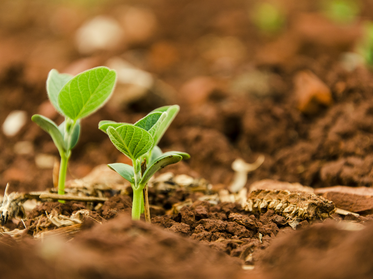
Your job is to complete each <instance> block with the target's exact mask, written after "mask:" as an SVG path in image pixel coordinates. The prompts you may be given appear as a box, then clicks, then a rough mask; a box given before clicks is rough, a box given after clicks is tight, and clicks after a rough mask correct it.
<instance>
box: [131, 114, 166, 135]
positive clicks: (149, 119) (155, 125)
mask: <svg viewBox="0 0 373 279" xmlns="http://www.w3.org/2000/svg"><path fill="white" fill-rule="evenodd" d="M166 118H167V112H163V113H162V112H153V113H149V114H148V115H147V116H145V117H144V118H142V119H140V120H139V121H137V122H136V123H135V124H134V125H135V126H137V127H140V128H143V129H144V130H146V131H148V132H149V134H151V135H152V137H153V139H154V137H155V135H156V134H157V131H158V130H159V128H160V127H161V125H162V123H163V121H164V120H165V119H166Z"/></svg>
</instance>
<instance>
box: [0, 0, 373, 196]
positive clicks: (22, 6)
mask: <svg viewBox="0 0 373 279" xmlns="http://www.w3.org/2000/svg"><path fill="white" fill-rule="evenodd" d="M371 20H373V1H370V0H365V1H363V0H361V1H352V0H351V1H348V0H319V1H315V0H307V1H306V0H303V1H297V0H268V1H265V0H261V1H259V0H258V1H256V0H219V1H216V0H178V1H174V0H157V1H149V0H138V1H129V0H128V1H126V0H121V1H119V0H101V1H100V0H65V1H62V0H52V1H46V0H33V1H29V0H1V1H0V123H1V125H2V129H1V132H0V189H3V188H4V187H5V184H6V183H7V182H10V184H11V190H13V191H25V190H27V191H31V190H42V189H45V188H46V187H53V182H52V169H53V166H54V164H55V161H56V160H57V161H58V152H57V149H56V148H55V147H54V145H53V142H52V140H51V139H50V138H49V136H48V135H47V134H46V133H45V132H43V131H42V130H40V128H39V127H37V125H36V124H34V123H32V122H31V120H30V118H31V116H32V115H33V114H35V113H39V114H42V115H45V116H47V117H49V118H51V119H53V120H55V121H56V122H57V123H58V124H59V123H60V122H62V118H61V117H60V116H59V115H58V114H57V112H56V111H55V110H54V109H53V107H52V106H51V104H50V103H49V101H48V100H47V94H46V90H45V82H46V78H47V75H48V72H49V71H50V70H51V69H57V70H58V71H59V72H63V73H70V74H77V73H79V72H82V71H84V70H86V69H89V68H92V67H95V66H99V65H105V66H108V67H110V68H113V69H115V70H117V73H118V83H117V86H116V91H115V93H114V95H113V97H112V99H111V100H110V101H109V103H108V104H107V105H106V106H105V107H104V108H102V109H101V110H100V111H99V112H97V113H96V114H94V115H93V116H91V117H89V118H87V119H85V120H84V121H83V123H82V134H81V139H80V142H79V144H78V146H77V147H76V148H75V149H74V150H73V156H72V159H71V164H70V167H69V177H70V178H80V177H83V176H84V175H86V174H88V173H89V172H90V171H91V170H92V168H93V167H95V166H97V165H99V164H107V163H112V162H128V161H127V159H126V158H125V157H124V155H121V154H120V153H119V152H118V151H117V150H115V148H114V147H113V146H112V145H111V143H110V141H109V140H108V138H107V137H106V135H104V134H103V133H101V132H100V131H99V130H98V129H97V124H98V122H99V121H100V120H103V119H110V120H115V121H122V122H134V121H136V120H137V119H139V118H140V117H142V116H143V115H145V114H146V113H148V112H149V111H150V110H152V109H154V108H156V107H159V106H162V105H169V104H180V106H181V112H180V113H179V116H178V117H177V118H176V120H175V122H174V124H173V125H172V127H171V128H170V131H169V132H168V133H167V134H166V135H165V137H164V139H163V140H162V142H161V144H160V145H161V146H160V147H161V148H163V149H165V150H169V149H177V150H183V151H187V152H189V153H190V154H191V155H192V159H191V160H190V161H188V162H185V163H183V164H180V165H179V166H175V167H173V168H170V169H169V170H172V171H175V172H179V173H188V174H189V175H192V176H197V177H199V176H202V177H205V178H206V179H208V180H209V181H211V182H212V183H214V184H224V185H226V184H227V183H229V182H230V181H231V178H232V175H233V171H232V169H231V164H232V162H233V161H234V160H235V159H236V158H239V157H240V158H243V159H244V160H245V161H247V162H253V161H255V160H256V158H257V157H258V156H259V155H261V154H264V155H265V157H266V160H265V162H264V164H263V166H262V167H261V168H260V169H258V171H256V172H255V174H251V175H249V180H248V183H249V182H250V181H255V180H257V179H263V178H276V179H282V180H287V181H290V182H301V183H304V184H308V185H310V184H312V185H316V186H328V185H332V184H338V183H343V184H346V183H350V184H352V185H367V184H369V183H371V180H372V177H373V175H372V174H371V173H370V169H372V168H370V169H369V170H367V171H366V172H365V173H363V174H361V175H360V176H358V177H354V176H353V175H350V176H348V175H347V176H338V175H337V176H336V177H333V178H330V177H331V176H330V175H329V172H328V170H329V169H330V166H329V165H327V166H326V168H325V164H324V163H325V162H329V163H331V164H332V163H335V162H338V159H340V157H341V156H342V157H343V156H345V155H346V154H347V155H349V156H350V155H353V156H357V157H359V158H360V159H361V160H363V163H361V162H360V164H363V165H364V164H365V165H364V167H365V168H369V167H371V165H372V163H371V162H373V161H372V160H370V161H369V160H368V161H367V162H365V161H366V160H365V159H366V157H365V155H364V154H366V153H365V152H367V151H369V150H371V141H372V136H371V135H370V131H367V133H366V134H364V133H363V132H364V131H365V130H364V129H368V130H369V129H370V128H364V129H363V130H362V135H361V137H359V141H358V143H356V144H355V143H354V144H355V145H354V146H353V147H351V146H350V147H346V146H345V147H341V146H340V142H339V141H341V139H337V140H336V139H335V138H329V137H328V135H329V134H326V133H324V132H323V131H325V130H326V129H328V127H330V125H331V124H330V123H333V122H335V119H336V117H337V116H338V115H340V114H343V113H342V112H341V111H347V110H345V109H344V108H340V111H339V112H335V111H334V112H330V113H329V111H330V109H329V108H330V107H331V106H332V104H338V103H340V104H342V103H343V104H344V103H346V107H348V105H347V103H348V102H351V101H353V100H355V101H356V100H358V101H359V102H363V101H362V100H365V99H364V98H368V97H369V96H370V95H371V93H372V91H371V88H372V87H371V83H372V82H371V80H372V79H371V73H370V67H371V66H372V65H373V23H372V22H371ZM369 94H370V95H369ZM338 113H339V114H338ZM331 114H332V115H331ZM333 117H334V118H333ZM323 119H324V120H325V119H329V120H325V121H324V120H323ZM330 119H332V120H330ZM333 119H334V120H333ZM323 121H324V122H325V123H324V122H323ZM317 125H321V126H320V127H321V128H317V127H319V126H317ZM351 125H352V124H351ZM310 131H312V133H310ZM368 132H369V133H368ZM318 133H320V134H322V136H321V137H320V138H317V136H315V135H318ZM338 135H339V134H338ZM329 140H330V142H329ZM354 142H356V141H354ZM328 143H330V144H329V145H328ZM320 144H321V145H322V147H321V148H320ZM330 146H332V147H333V148H334V146H337V147H335V148H334V149H333V148H331V147H330ZM356 146H359V148H360V149H359V150H357V149H356V148H355V147H356ZM347 148H350V149H347ZM294 154H297V155H298V156H296V158H294V156H291V155H294ZM311 159H312V160H311ZM364 160H365V161H364ZM364 162H365V163H364ZM351 164H353V165H354V164H355V161H353V162H352V163H351ZM356 164H358V163H356ZM328 167H329V169H328ZM344 179H345V180H344Z"/></svg>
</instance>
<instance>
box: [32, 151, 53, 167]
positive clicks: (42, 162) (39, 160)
mask: <svg viewBox="0 0 373 279" xmlns="http://www.w3.org/2000/svg"><path fill="white" fill-rule="evenodd" d="M55 160H56V157H54V156H52V155H48V154H38V155H36V156H35V164H36V166H37V167H38V168H39V169H52V168H53V166H54V162H55Z"/></svg>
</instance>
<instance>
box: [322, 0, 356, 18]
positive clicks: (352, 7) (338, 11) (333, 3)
mask: <svg viewBox="0 0 373 279" xmlns="http://www.w3.org/2000/svg"><path fill="white" fill-rule="evenodd" d="M320 5H321V9H322V11H323V13H324V14H325V15H326V17H328V18H329V19H331V20H332V21H334V22H335V23H337V24H351V23H353V22H354V21H356V19H357V17H358V15H359V13H360V5H359V1H356V0H322V1H321V2H320Z"/></svg>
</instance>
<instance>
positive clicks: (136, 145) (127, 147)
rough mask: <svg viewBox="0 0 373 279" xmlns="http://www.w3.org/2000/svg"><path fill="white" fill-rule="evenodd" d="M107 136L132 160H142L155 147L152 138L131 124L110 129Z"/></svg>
mask: <svg viewBox="0 0 373 279" xmlns="http://www.w3.org/2000/svg"><path fill="white" fill-rule="evenodd" d="M107 134H108V136H109V138H110V140H111V142H112V143H113V144H114V145H115V147H116V148H117V149H118V150H119V151H120V152H122V153H123V154H125V155H127V156H128V157H129V158H130V159H132V160H136V159H138V158H140V157H141V156H142V155H144V154H145V153H147V152H149V150H151V148H152V147H153V138H152V136H151V135H150V134H149V133H148V132H147V131H145V130H144V129H141V128H139V127H136V126H133V125H131V124H123V125H121V126H119V127H117V128H116V129H114V128H113V127H109V128H108V129H107Z"/></svg>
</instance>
